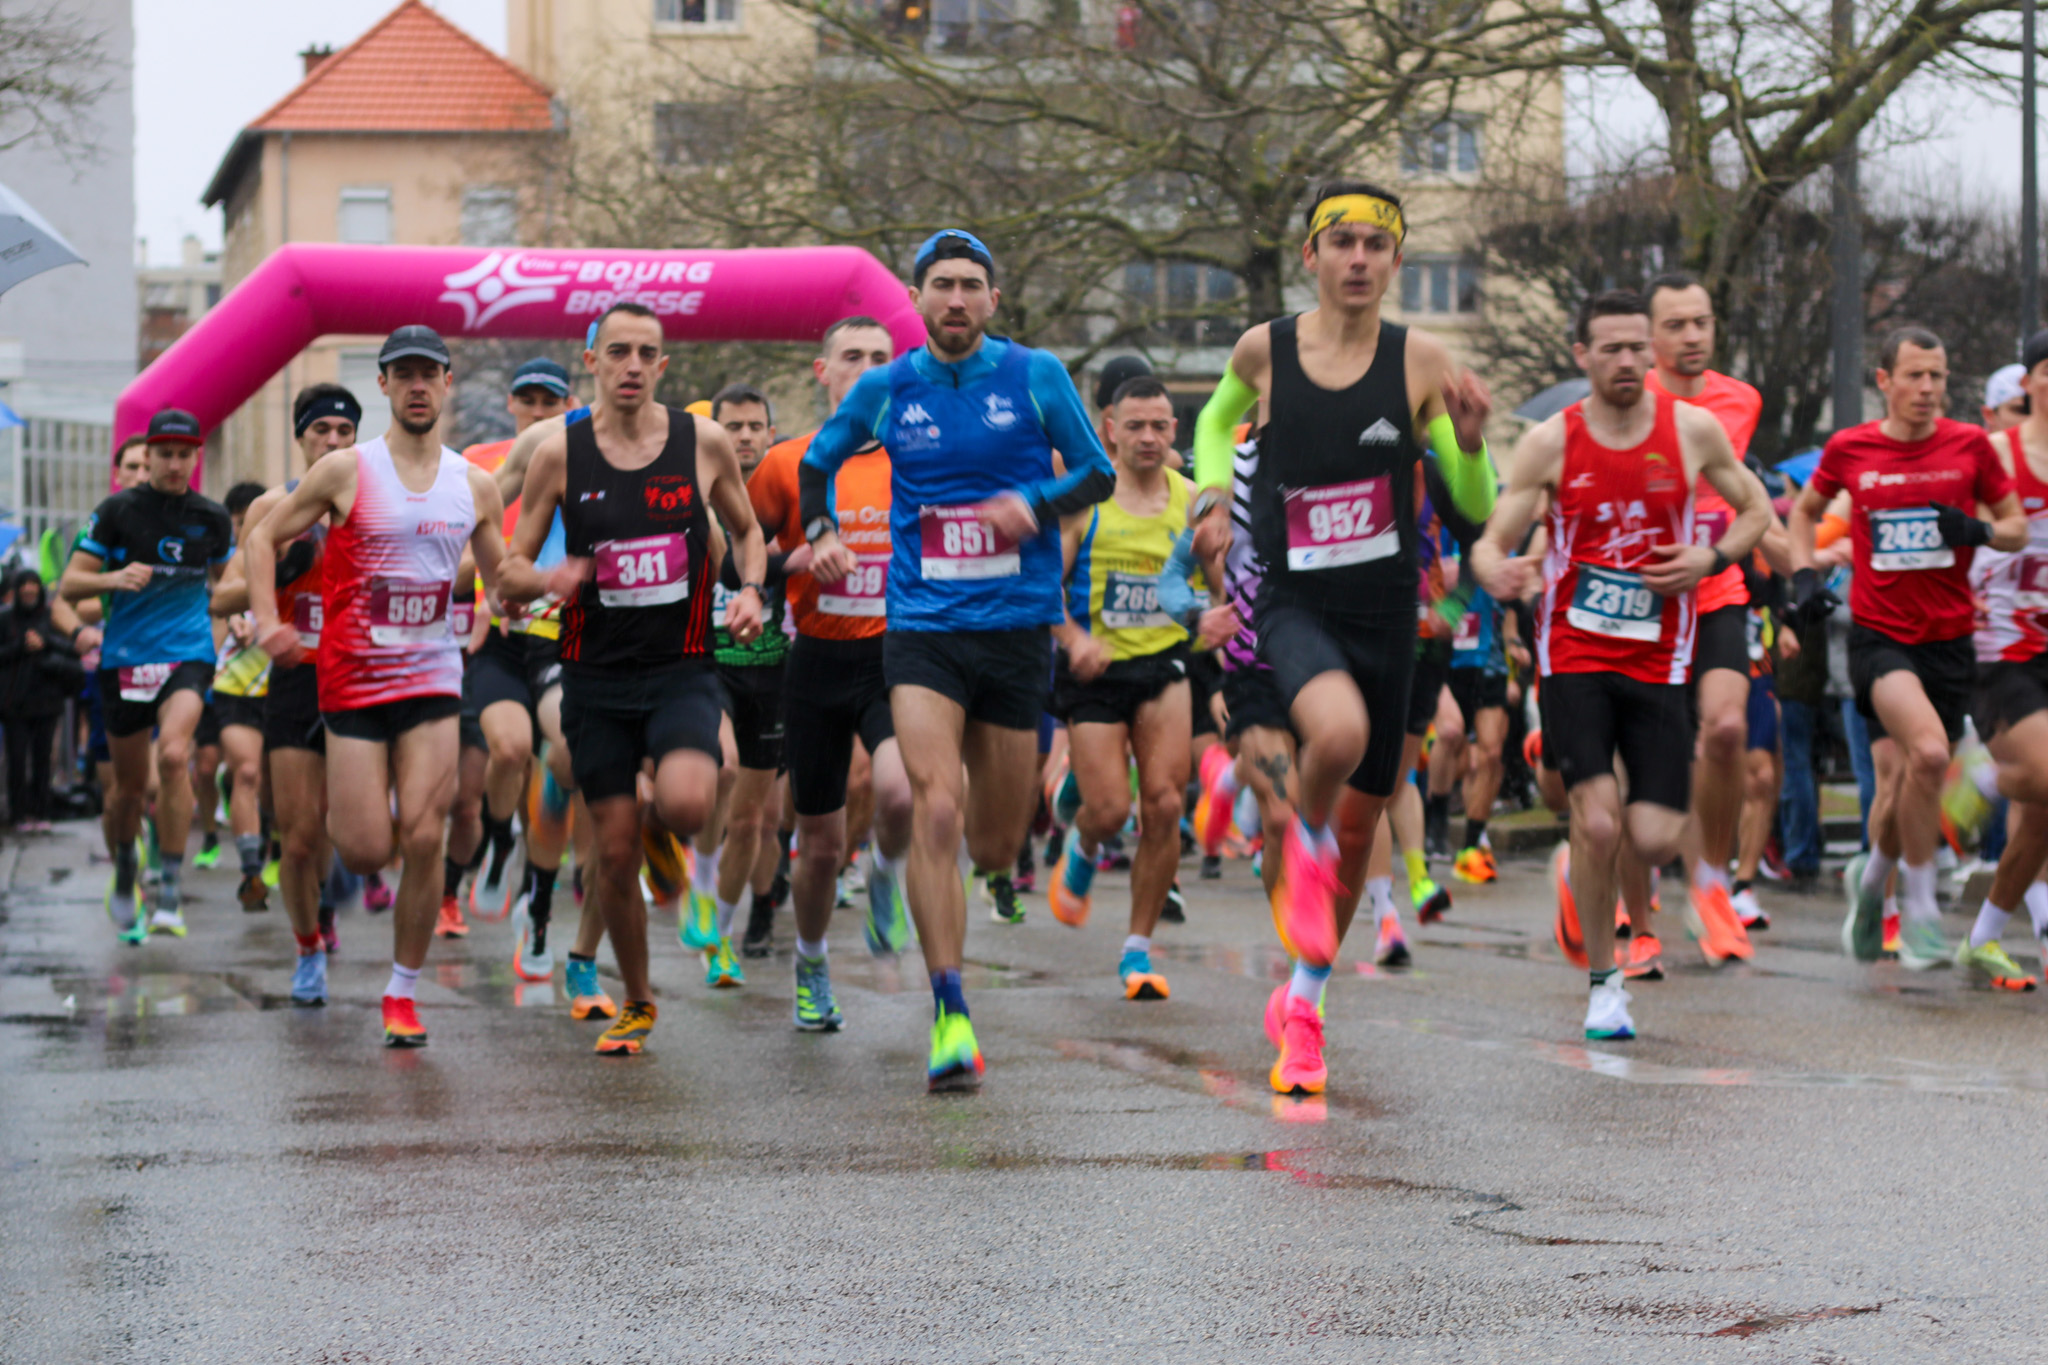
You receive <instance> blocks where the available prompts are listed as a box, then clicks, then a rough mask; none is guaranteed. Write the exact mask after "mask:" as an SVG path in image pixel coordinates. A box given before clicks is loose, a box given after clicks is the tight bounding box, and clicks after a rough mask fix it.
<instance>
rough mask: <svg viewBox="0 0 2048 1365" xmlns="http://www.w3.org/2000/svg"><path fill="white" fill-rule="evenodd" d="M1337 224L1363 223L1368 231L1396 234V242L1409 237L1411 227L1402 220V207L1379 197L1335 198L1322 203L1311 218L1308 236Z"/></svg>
mask: <svg viewBox="0 0 2048 1365" xmlns="http://www.w3.org/2000/svg"><path fill="white" fill-rule="evenodd" d="M1338 223H1364V224H1366V225H1367V226H1369V227H1376V228H1385V229H1386V230H1387V231H1388V232H1391V233H1393V234H1394V240H1395V241H1396V242H1399V241H1400V240H1401V239H1402V238H1403V237H1406V236H1407V235H1408V226H1407V224H1406V223H1404V222H1403V221H1402V220H1401V209H1400V206H1399V205H1397V204H1393V203H1390V202H1389V201H1387V200H1385V199H1382V198H1380V197H1379V196H1378V195H1376V194H1336V195H1332V196H1330V197H1329V198H1328V199H1325V200H1323V201H1322V202H1321V203H1319V204H1317V205H1316V211H1315V212H1314V213H1313V214H1311V215H1310V217H1309V220H1308V235H1309V236H1311V237H1313V236H1315V235H1316V234H1317V233H1319V232H1321V231H1322V230H1323V229H1324V228H1326V227H1335V226H1336V225H1337V224H1338Z"/></svg>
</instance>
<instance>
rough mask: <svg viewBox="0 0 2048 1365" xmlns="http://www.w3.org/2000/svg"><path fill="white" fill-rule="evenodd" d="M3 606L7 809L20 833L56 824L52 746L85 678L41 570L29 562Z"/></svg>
mask: <svg viewBox="0 0 2048 1365" xmlns="http://www.w3.org/2000/svg"><path fill="white" fill-rule="evenodd" d="M10 591H11V592H12V594H13V597H14V601H13V603H12V604H11V605H9V606H8V607H6V608H4V609H0V725H4V726H5V727H6V740H7V814H8V818H10V819H11V820H13V821H14V829H15V832H16V833H18V834H46V833H48V832H49V829H50V749H51V743H52V741H53V740H54V739H55V738H56V734H57V721H58V718H59V717H61V716H62V715H63V714H64V703H65V700H66V699H67V698H70V697H74V696H77V695H78V690H79V688H80V687H82V686H83V685H84V683H85V667H84V665H82V664H80V663H79V661H78V651H77V650H76V649H74V648H73V647H72V643H71V638H70V636H69V635H68V634H67V633H66V632H65V631H64V630H62V629H61V628H59V627H58V626H56V625H55V624H53V623H52V622H51V620H50V597H49V594H48V593H47V592H45V591H44V588H43V579H42V575H41V574H38V573H37V572H36V571H35V570H34V569H23V570H22V571H21V572H20V573H19V574H17V575H16V576H15V578H14V581H13V583H12V585H11V587H10Z"/></svg>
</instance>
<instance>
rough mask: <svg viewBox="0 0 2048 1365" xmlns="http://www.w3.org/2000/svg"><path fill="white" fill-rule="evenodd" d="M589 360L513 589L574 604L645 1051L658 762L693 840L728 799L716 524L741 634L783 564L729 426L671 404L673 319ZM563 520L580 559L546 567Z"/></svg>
mask: <svg viewBox="0 0 2048 1365" xmlns="http://www.w3.org/2000/svg"><path fill="white" fill-rule="evenodd" d="M593 341H594V343H595V344H594V345H593V346H592V347H591V348H590V349H589V350H588V351H586V352H585V353H584V358H583V360H584V364H585V366H587V367H588V368H589V369H590V371H591V373H592V374H593V375H594V376H595V378H596V381H597V396H596V399H595V401H594V402H593V403H592V405H591V409H590V416H589V418H588V419H587V420H584V421H579V422H575V423H572V424H570V425H568V426H567V427H566V428H565V429H564V430H563V431H561V432H560V433H558V434H553V435H550V436H548V437H546V438H545V439H543V440H542V442H541V444H540V447H539V449H538V450H536V451H535V452H534V455H533V459H532V463H531V464H530V465H529V466H528V468H527V471H526V481H525V485H524V487H523V489H522V491H521V493H520V498H519V501H520V509H521V510H520V517H519V530H518V532H517V534H516V535H515V537H514V539H513V543H512V552H511V555H510V557H509V558H508V559H507V561H506V565H505V569H506V573H505V583H504V588H503V593H502V595H503V596H504V598H505V600H507V601H510V602H531V601H533V600H535V599H536V598H539V597H540V596H541V595H542V594H544V593H545V594H551V595H553V596H555V597H557V598H559V599H560V600H561V601H562V603H563V607H562V635H561V654H562V728H563V730H564V731H565V732H566V733H567V736H568V740H569V745H570V749H571V752H572V757H573V762H574V765H575V772H574V775H575V780H576V785H577V787H578V788H579V789H580V790H581V791H582V793H583V797H584V800H585V802H586V803H587V805H588V807H589V810H590V814H591V818H592V823H593V824H594V825H595V826H596V832H597V869H596V871H597V875H596V877H594V878H591V877H586V878H585V881H584V888H583V890H584V896H585V898H586V900H587V899H588V898H589V897H591V896H597V897H600V898H601V902H600V904H601V908H602V910H603V912H604V920H605V927H606V929H607V931H608V932H609V933H610V935H611V940H612V952H613V953H614V954H615V955H616V956H617V958H618V964H619V975H620V977H621V979H622V980H623V981H624V983H625V988H626V999H625V1002H624V1004H623V1005H622V1006H621V1008H620V1010H619V1016H618V1018H617V1019H616V1020H615V1021H614V1022H613V1024H612V1026H611V1027H610V1028H608V1029H606V1030H605V1031H604V1033H603V1035H602V1036H600V1037H599V1038H598V1041H597V1051H598V1052H599V1053H600V1054H602V1055H631V1054H634V1053H638V1052H639V1051H640V1050H641V1049H642V1048H643V1047H644V1046H645V1045H646V1041H647V1037H648V1035H649V1034H650V1033H651V1032H653V1029H654V1022H655V1016H656V1010H655V1004H654V987H653V983H652V981H651V979H650V977H649V975H648V950H647V904H646V902H645V901H644V900H642V899H641V897H640V889H639V885H638V876H637V874H638V871H639V867H640V848H641V842H640V824H641V817H640V803H639V798H638V794H637V784H638V782H639V780H640V766H641V763H642V761H643V760H645V761H649V762H652V764H653V765H654V778H653V784H652V785H653V792H654V796H653V810H654V814H655V816H656V818H658V819H659V821H660V822H661V823H662V824H663V825H665V826H666V827H667V828H668V829H669V830H670V831H671V832H673V833H674V834H676V835H677V836H678V837H679V838H684V839H687V838H689V837H691V836H692V835H694V834H695V833H696V832H697V830H698V829H699V828H701V827H702V825H703V824H704V822H705V821H706V820H708V819H709V818H710V816H711V811H712V806H713V804H714V803H715V801H716V799H717V792H718V766H719V760H720V756H721V752H722V749H721V745H720V743H719V735H718V731H719V722H720V718H721V715H722V708H723V704H724V697H723V692H722V689H721V688H720V687H719V684H718V677H717V674H716V673H715V672H713V671H712V668H711V606H712V594H711V590H710V578H709V572H710V569H711V557H710V554H711V535H710V525H711V523H710V514H711V512H713V511H716V513H717V514H718V517H719V520H720V521H722V522H723V523H724V524H725V525H726V526H727V527H729V528H730V529H731V533H732V540H733V554H734V555H735V556H736V557H737V558H738V560H739V566H740V576H741V580H742V586H741V588H740V590H739V592H738V593H736V594H735V595H734V597H733V599H732V601H731V603H730V604H729V605H728V607H727V609H726V628H727V629H728V630H730V631H731V632H732V636H733V638H734V639H735V640H739V641H741V642H746V641H751V640H752V639H753V638H754V637H755V636H757V635H758V634H760V631H761V597H762V593H763V589H762V587H761V576H762V574H763V572H764V571H765V568H766V558H767V557H766V554H765V553H764V551H763V548H762V544H761V528H760V527H759V525H757V524H756V523H755V521H754V512H753V508H752V507H751V506H750V505H749V504H748V502H747V494H746V486H745V484H744V483H743V482H742V481H741V479H740V471H739V461H738V460H737V459H736V458H734V456H733V453H732V444H731V442H730V441H729V440H728V439H727V438H726V434H725V430H724V428H722V427H720V426H719V425H718V424H717V423H716V422H713V421H711V420H710V419H709V418H700V417H694V416H691V415H688V414H686V413H683V412H681V411H679V410H676V409H673V408H670V407H668V406H666V405H664V404H661V403H658V402H655V401H654V391H655V387H656V386H657V385H658V384H659V383H660V382H661V375H662V372H663V371H664V370H666V369H667V368H668V356H667V355H666V354H665V353H664V352H663V350H662V331H661V322H660V320H659V319H658V318H657V317H656V316H655V315H654V313H653V312H652V311H651V310H650V309H647V308H645V307H642V306H641V305H639V304H636V303H619V304H615V305H613V306H612V307H611V309H609V310H608V311H607V312H606V313H605V314H604V316H603V317H601V318H600V319H598V326H597V331H596V335H595V337H594V338H593ZM557 510H559V511H560V512H561V516H562V526H563V531H564V535H565V547H566V551H567V554H566V557H565V558H564V559H563V560H562V562H561V563H560V564H558V565H556V566H555V567H554V568H553V569H551V570H549V571H548V572H547V573H546V574H545V575H543V574H542V572H541V571H540V570H539V569H538V568H536V567H535V560H536V557H537V556H538V555H539V554H540V552H541V548H542V545H543V544H544V542H545V541H546V539H547V535H548V530H549V528H550V526H551V525H552V524H553V521H554V517H555V513H556V512H557Z"/></svg>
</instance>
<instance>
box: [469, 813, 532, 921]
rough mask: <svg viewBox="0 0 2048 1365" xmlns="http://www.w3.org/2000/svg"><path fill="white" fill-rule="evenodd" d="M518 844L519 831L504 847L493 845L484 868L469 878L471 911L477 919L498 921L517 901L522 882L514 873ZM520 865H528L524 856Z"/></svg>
mask: <svg viewBox="0 0 2048 1365" xmlns="http://www.w3.org/2000/svg"><path fill="white" fill-rule="evenodd" d="M518 847H519V836H518V835H516V834H515V835H513V836H512V838H511V840H510V841H509V842H508V843H506V844H505V845H504V846H503V847H502V848H501V847H498V846H496V845H493V846H492V847H491V849H490V851H489V852H488V854H487V855H486V856H485V858H484V866H483V870H482V871H481V872H480V873H478V874H477V875H476V876H474V877H472V878H470V880H469V912H470V913H471V914H472V915H475V916H476V917H477V918H478V919H480V920H485V921H487V922H489V923H492V924H496V923H497V922H498V921H499V920H502V919H504V918H506V917H507V916H509V915H510V914H511V913H512V908H513V906H514V905H515V904H517V903H518V900H519V889H520V885H521V882H520V879H518V878H516V877H514V876H513V875H512V866H513V862H512V855H513V853H514V852H515V851H516V850H517V849H518ZM520 866H521V867H524V866H525V862H524V860H523V859H522V860H521V862H520Z"/></svg>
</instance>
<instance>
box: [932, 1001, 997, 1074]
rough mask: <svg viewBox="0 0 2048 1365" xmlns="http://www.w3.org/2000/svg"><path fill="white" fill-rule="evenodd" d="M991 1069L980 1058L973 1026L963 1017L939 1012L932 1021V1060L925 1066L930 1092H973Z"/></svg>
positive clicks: (948, 1011)
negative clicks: (984, 1073) (983, 1075)
mask: <svg viewBox="0 0 2048 1365" xmlns="http://www.w3.org/2000/svg"><path fill="white" fill-rule="evenodd" d="M987 1069H988V1067H987V1064H986V1063H984V1062H983V1061H982V1059H981V1047H980V1045H979V1044H977V1043H976V1042H975V1041H974V1025H973V1024H971V1023H969V1022H968V1020H967V1016H966V1015H964V1014H955V1013H953V1012H952V1011H951V1010H941V1011H939V1017H938V1018H936V1019H934V1020H932V1057H931V1061H930V1062H929V1063H928V1064H927V1065H926V1067H925V1084H924V1088H925V1089H926V1090H927V1091H931V1092H933V1093H936V1092H938V1091H942V1090H973V1089H975V1088H977V1087H978V1086H980V1084H981V1075H982V1072H984V1071H986V1070H987Z"/></svg>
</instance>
